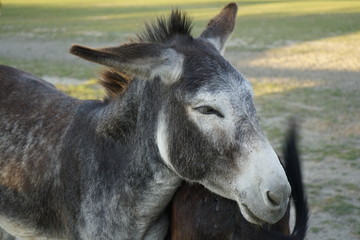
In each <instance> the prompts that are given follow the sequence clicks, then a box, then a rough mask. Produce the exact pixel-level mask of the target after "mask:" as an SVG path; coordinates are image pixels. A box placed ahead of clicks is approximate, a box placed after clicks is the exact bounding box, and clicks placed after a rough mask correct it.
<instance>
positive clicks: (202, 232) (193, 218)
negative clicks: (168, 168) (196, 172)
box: [168, 126, 308, 240]
mask: <svg viewBox="0 0 360 240" xmlns="http://www.w3.org/2000/svg"><path fill="white" fill-rule="evenodd" d="M285 147H286V148H285V149H284V150H285V151H284V156H285V170H286V173H287V175H288V179H289V182H290V185H291V187H292V197H293V200H294V203H295V208H296V225H295V228H294V230H293V232H292V234H291V235H290V236H289V234H290V231H289V217H290V214H289V209H288V211H287V213H286V214H285V216H284V217H283V218H282V219H281V220H280V221H279V222H277V223H276V224H273V225H270V224H266V225H263V226H262V227H259V226H258V225H254V224H251V223H249V222H248V221H246V220H245V218H244V217H243V216H242V215H241V213H240V211H239V210H238V206H237V204H236V202H234V201H232V200H228V199H225V198H222V197H220V196H218V195H216V194H214V193H211V192H210V191H208V190H207V189H205V188H204V187H202V186H201V185H198V184H193V185H192V184H189V183H185V182H184V183H183V184H182V186H181V187H180V188H179V189H178V190H177V192H176V194H175V196H174V198H173V201H172V205H171V209H170V211H171V225H170V233H169V236H168V239H171V240H202V239H206V240H225V239H229V240H235V239H237V240H240V239H241V240H255V239H256V240H258V239H261V240H263V239H265V240H266V239H269V240H270V239H279V240H280V239H288V240H290V239H294V240H295V239H304V237H305V233H306V229H307V221H308V208H307V201H306V197H305V196H304V190H303V184H302V179H301V172H300V170H301V169H300V166H299V158H298V153H297V149H296V139H295V128H294V126H292V128H291V129H290V132H289V135H288V138H287V142H286V146H285Z"/></svg>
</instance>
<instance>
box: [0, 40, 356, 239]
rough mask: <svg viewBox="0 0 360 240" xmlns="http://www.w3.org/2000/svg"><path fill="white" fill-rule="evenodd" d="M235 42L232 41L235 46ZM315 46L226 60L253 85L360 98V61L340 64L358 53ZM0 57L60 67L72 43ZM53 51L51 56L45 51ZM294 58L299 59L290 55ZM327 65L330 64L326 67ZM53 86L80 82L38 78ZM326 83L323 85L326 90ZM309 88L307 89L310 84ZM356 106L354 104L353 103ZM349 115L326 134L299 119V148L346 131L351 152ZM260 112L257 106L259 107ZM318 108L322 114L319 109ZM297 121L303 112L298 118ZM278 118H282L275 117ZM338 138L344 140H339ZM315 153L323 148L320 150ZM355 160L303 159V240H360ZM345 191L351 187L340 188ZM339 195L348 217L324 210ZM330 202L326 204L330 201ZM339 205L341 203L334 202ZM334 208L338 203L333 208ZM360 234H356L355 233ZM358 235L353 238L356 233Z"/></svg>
mask: <svg viewBox="0 0 360 240" xmlns="http://www.w3.org/2000/svg"><path fill="white" fill-rule="evenodd" d="M235 43H236V40H233V44H235ZM317 44H320V43H319V42H314V43H312V44H311V45H307V46H303V48H305V49H310V50H311V49H313V51H308V52H307V53H304V51H300V50H301V45H300V46H297V47H298V48H300V50H299V51H295V50H296V49H295V50H294V49H291V46H289V48H287V47H285V48H283V49H280V50H274V51H272V50H268V51H262V52H242V51H229V52H227V54H226V56H227V57H228V59H229V60H230V62H232V63H233V64H234V65H235V66H236V67H237V68H238V69H239V70H240V71H241V72H242V73H244V75H245V76H246V77H247V78H249V79H250V80H251V81H259V80H261V79H263V81H274V82H279V81H283V82H284V84H287V83H288V82H289V81H296V82H298V83H300V84H307V83H312V84H313V85H314V86H318V87H319V88H330V89H340V90H342V91H354V89H355V90H356V91H359V94H360V64H359V61H360V60H359V59H360V58H359V57H353V60H352V61H351V62H350V63H349V62H345V63H344V60H343V59H342V56H343V54H341V51H353V52H354V56H360V51H359V47H354V46H347V47H346V46H342V47H343V48H342V49H337V51H330V50H329V51H317V50H316V49H318V48H319V46H318V45H317ZM329 44H330V43H329ZM329 44H326V45H324V44H323V45H322V46H321V47H320V48H321V49H322V50H324V49H325V50H326V49H333V48H334V46H332V45H329ZM0 46H1V47H0V56H3V57H4V56H11V57H19V56H22V55H23V53H24V51H26V52H27V54H26V56H24V58H26V59H29V61H31V58H32V57H34V56H36V57H37V58H39V57H40V58H41V57H43V58H44V59H53V58H55V59H56V60H61V61H74V58H73V57H71V56H70V55H69V54H68V53H67V49H68V47H69V46H70V43H63V42H49V43H36V42H31V41H30V42H27V44H23V43H22V42H21V41H17V40H14V39H12V40H6V39H4V40H2V39H0ZM336 46H337V47H339V45H338V44H337V45H336ZM49 49H51V50H49ZM294 52H298V53H294ZM330 60H331V61H330ZM42 77H44V78H45V79H47V80H49V81H51V82H52V83H55V84H56V83H67V84H78V83H79V80H77V79H73V78H59V77H57V76H53V75H51V74H48V75H46V76H42ZM324 82H326V83H327V84H324ZM310 85H311V84H310ZM287 99H288V102H287V103H286V104H290V105H291V106H294V108H295V109H299V111H301V109H308V108H313V110H314V111H321V107H319V106H311V105H308V104H304V103H302V102H298V101H296V100H293V101H291V98H287ZM357 100H359V101H358V102H356V101H357ZM351 101H354V102H353V103H351V104H352V106H353V110H354V111H357V113H356V112H355V113H349V116H346V122H347V123H348V124H347V125H346V126H343V125H342V124H341V122H340V123H339V124H332V125H331V126H330V127H331V128H330V129H329V128H328V127H327V126H326V124H325V125H324V124H323V120H324V119H322V118H321V117H319V118H306V117H305V118H303V119H302V122H301V125H302V128H301V129H302V131H301V136H302V141H301V145H302V146H307V145H309V146H314V145H315V146H316V144H318V145H319V144H323V140H324V139H333V138H334V140H329V141H330V142H331V141H336V142H339V144H341V143H344V144H347V143H348V139H345V138H337V137H336V136H337V135H338V134H339V132H341V131H350V132H352V133H354V134H355V136H356V135H357V136H358V137H353V138H352V139H351V141H352V145H351V147H354V146H357V147H359V146H360V139H359V136H360V135H359V134H360V125H359V119H358V118H357V117H358V116H359V114H358V113H359V111H360V107H359V102H360V99H359V98H357V99H351ZM260 107H261V106H260ZM318 108H320V109H318ZM299 114H300V115H301V112H300V113H299ZM279 115H280V116H279ZM287 116H288V115H287V114H286V113H283V114H281V113H279V112H276V114H274V115H273V116H271V117H270V118H269V119H266V120H264V121H265V123H266V124H267V125H270V126H271V125H272V124H274V125H276V126H278V125H279V124H280V125H281V124H283V123H284V119H286V118H287ZM341 136H342V135H341ZM319 148H322V147H321V146H319ZM359 157H360V156H357V159H356V161H355V162H356V163H357V164H355V165H354V164H352V165H351V164H348V163H344V160H343V159H340V158H336V157H334V156H333V155H331V156H329V157H325V159H323V160H322V161H315V160H312V155H311V154H308V153H306V152H305V153H303V159H304V163H303V168H304V179H305V183H306V184H307V185H309V186H312V187H309V188H308V192H309V203H310V207H311V219H310V228H309V231H308V237H307V239H309V240H310V239H311V240H332V239H334V240H335V239H336V240H340V239H341V240H354V239H360V233H359V231H360V230H359V229H360V216H359V209H360V190H359V188H357V187H356V186H359V183H360V169H359V161H360V159H359ZM344 186H353V187H348V188H344ZM338 195H343V196H344V197H345V199H346V202H347V203H348V202H350V203H351V204H352V205H351V206H353V207H354V208H353V209H350V210H351V211H350V212H346V214H337V213H334V212H333V211H331V209H327V208H324V207H323V205H326V204H328V203H329V202H328V201H330V200H332V199H336V196H338ZM329 199H330V200H329ZM338 203H339V204H341V203H342V201H341V199H340V201H339V202H338ZM335 204H336V202H335ZM357 228H358V229H357ZM356 232H357V233H356ZM0 239H1V235H0Z"/></svg>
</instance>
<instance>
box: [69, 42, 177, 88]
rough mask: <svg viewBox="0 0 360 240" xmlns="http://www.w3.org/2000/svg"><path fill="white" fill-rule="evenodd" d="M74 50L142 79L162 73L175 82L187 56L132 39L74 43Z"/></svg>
mask: <svg viewBox="0 0 360 240" xmlns="http://www.w3.org/2000/svg"><path fill="white" fill-rule="evenodd" d="M70 53H72V54H74V55H76V56H78V57H81V58H83V59H86V60H88V61H91V62H96V63H99V64H101V65H105V66H108V67H111V68H114V69H117V70H120V71H121V72H124V73H126V74H128V75H130V76H132V77H138V78H140V79H152V78H154V77H156V76H159V77H160V78H161V79H162V81H164V82H165V83H174V82H175V81H176V80H177V79H179V77H180V76H181V74H182V65H183V56H182V55H181V54H179V53H178V52H176V51H175V50H174V49H172V48H169V47H166V46H164V45H161V44H156V43H131V44H125V45H122V46H119V47H109V48H89V47H84V46H79V45H73V46H72V47H71V49H70Z"/></svg>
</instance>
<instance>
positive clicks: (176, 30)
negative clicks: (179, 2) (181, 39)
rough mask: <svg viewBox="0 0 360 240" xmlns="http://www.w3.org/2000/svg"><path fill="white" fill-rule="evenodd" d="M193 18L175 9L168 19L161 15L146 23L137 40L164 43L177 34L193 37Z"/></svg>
mask: <svg viewBox="0 0 360 240" xmlns="http://www.w3.org/2000/svg"><path fill="white" fill-rule="evenodd" d="M191 29H192V20H191V19H190V18H189V17H188V16H187V14H186V13H183V12H181V11H180V10H178V9H173V10H172V11H171V14H170V16H169V18H168V19H166V18H165V17H159V18H158V19H157V20H156V21H155V22H153V23H151V24H149V23H145V28H144V30H143V32H142V33H139V34H137V41H140V42H154V43H164V42H166V41H167V40H169V39H171V38H172V37H174V36H176V35H181V36H187V37H191Z"/></svg>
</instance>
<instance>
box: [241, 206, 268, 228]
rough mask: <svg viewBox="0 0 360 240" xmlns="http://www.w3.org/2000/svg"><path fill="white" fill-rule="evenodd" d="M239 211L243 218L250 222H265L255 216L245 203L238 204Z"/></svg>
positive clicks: (258, 223) (259, 223)
mask: <svg viewBox="0 0 360 240" xmlns="http://www.w3.org/2000/svg"><path fill="white" fill-rule="evenodd" d="M240 208H241V210H242V211H241V212H242V214H243V216H244V217H245V219H246V220H247V221H249V222H251V223H254V224H257V225H263V224H265V223H266V222H265V221H264V220H262V219H260V218H259V217H257V216H256V215H255V214H254V213H253V212H252V211H251V210H250V209H249V208H248V206H246V205H245V204H241V205H240Z"/></svg>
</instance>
